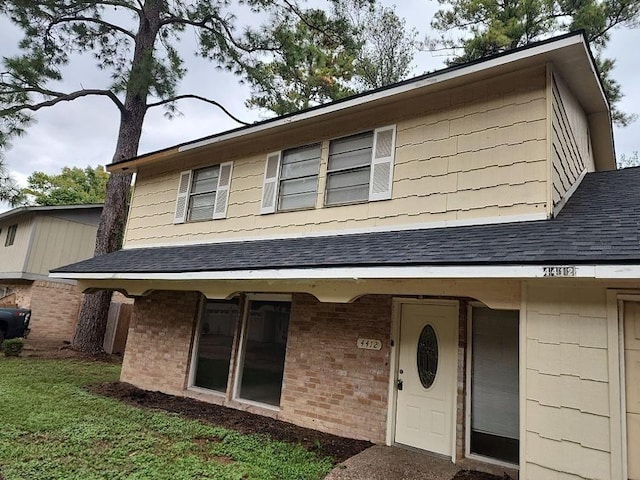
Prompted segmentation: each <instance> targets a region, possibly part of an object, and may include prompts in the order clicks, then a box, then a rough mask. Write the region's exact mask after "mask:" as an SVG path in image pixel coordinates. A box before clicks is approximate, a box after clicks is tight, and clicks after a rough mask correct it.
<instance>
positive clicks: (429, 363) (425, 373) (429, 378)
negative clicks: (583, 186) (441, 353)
mask: <svg viewBox="0 0 640 480" xmlns="http://www.w3.org/2000/svg"><path fill="white" fill-rule="evenodd" d="M416 357H417V358H416V362H417V366H418V376H419V377H420V383H422V386H423V387H424V388H431V386H432V385H433V382H434V381H435V380H436V375H437V373H438V336H437V335H436V331H435V330H434V329H433V327H432V326H431V325H425V326H424V328H423V329H422V332H420V338H419V339H418V349H417V355H416Z"/></svg>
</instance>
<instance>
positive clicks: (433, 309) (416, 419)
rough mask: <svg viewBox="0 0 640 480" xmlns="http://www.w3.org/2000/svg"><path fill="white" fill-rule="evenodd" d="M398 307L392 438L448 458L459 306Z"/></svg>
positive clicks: (439, 304) (451, 428) (418, 305)
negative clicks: (394, 409)
mask: <svg viewBox="0 0 640 480" xmlns="http://www.w3.org/2000/svg"><path fill="white" fill-rule="evenodd" d="M401 308H402V310H401V315H400V340H399V353H398V372H397V379H398V386H397V388H398V392H397V393H398V396H397V404H396V431H395V441H396V443H400V444H403V445H409V446H412V447H416V448H420V449H423V450H428V451H431V452H435V453H440V454H442V455H447V456H451V455H452V448H453V434H454V424H453V418H454V407H453V404H454V398H455V392H456V375H457V369H456V365H457V362H456V359H457V344H458V308H459V307H458V304H457V303H453V302H448V303H433V304H426V303H424V304H419V303H403V304H402V307H401Z"/></svg>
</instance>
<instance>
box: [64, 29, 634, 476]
mask: <svg viewBox="0 0 640 480" xmlns="http://www.w3.org/2000/svg"><path fill="white" fill-rule="evenodd" d="M109 170H110V171H112V172H114V171H134V172H136V174H137V175H136V185H135V191H134V193H133V199H132V203H131V208H130V214H129V220H128V224H127V228H126V238H125V246H124V248H123V250H121V251H119V252H116V253H113V254H109V255H105V256H102V257H97V258H94V259H91V260H88V261H84V262H80V263H77V264H75V265H70V266H66V267H63V268H60V269H57V270H56V271H54V272H53V276H54V277H56V278H71V279H75V280H77V281H78V283H79V286H80V288H81V289H83V290H91V289H97V288H106V289H113V290H119V291H121V292H123V293H125V294H127V295H129V296H133V297H135V299H136V300H135V304H134V312H133V319H132V323H131V327H130V330H129V340H128V344H127V350H126V353H125V357H124V364H123V369H122V375H121V379H122V380H123V381H125V382H129V383H132V384H134V385H137V386H138V387H141V388H144V389H149V390H160V391H163V392H166V393H169V394H174V395H182V396H187V397H194V398H198V399H201V400H205V401H208V402H214V403H218V404H223V405H227V406H230V407H233V408H238V409H246V410H250V411H252V412H256V413H260V414H263V415H269V416H274V417H277V418H279V419H282V420H286V421H289V422H292V423H295V424H298V425H303V426H306V427H311V428H316V429H319V430H323V431H327V432H331V433H335V434H339V435H344V436H349V437H357V438H363V439H368V440H372V441H374V442H378V443H386V444H389V445H393V444H400V445H406V446H410V447H414V448H418V449H423V450H426V451H430V452H435V453H438V454H441V455H445V456H447V457H449V458H450V459H451V460H452V461H454V462H457V463H464V462H470V461H472V460H474V461H482V462H488V463H493V464H498V465H504V466H514V467H516V468H519V470H520V478H526V479H536V480H539V479H577V478H588V479H602V480H604V479H607V480H614V479H621V478H631V479H636V480H637V479H639V478H640V460H639V457H638V455H634V454H632V452H634V451H635V452H636V453H637V451H638V449H639V448H640V390H638V385H640V381H639V380H640V303H639V302H640V280H639V278H640V275H639V274H640V265H639V264H640V243H639V239H640V192H639V191H638V188H637V185H638V183H639V182H640V169H629V170H625V171H614V170H615V156H614V149H613V141H612V127H611V120H610V113H609V107H608V104H607V101H606V99H605V95H604V93H603V89H602V85H601V84H600V82H599V79H598V76H597V73H596V67H595V65H594V62H593V58H592V56H591V54H590V52H589V48H588V46H587V43H586V41H585V40H584V38H583V36H582V35H580V34H571V35H566V36H562V37H557V38H554V39H550V40H547V41H543V42H540V43H536V44H532V45H530V46H527V47H525V48H521V49H517V50H513V51H511V52H508V53H505V54H501V55H496V56H492V57H489V58H486V59H483V60H481V61H476V62H472V63H468V64H464V65H459V66H456V67H452V68H447V69H444V70H440V71H437V72H433V73H430V74H427V75H423V76H421V77H417V78H414V79H411V80H407V81H404V82H401V83H398V84H395V85H391V86H389V87H385V88H382V89H379V90H375V91H371V92H367V93H365V94H362V95H358V96H355V97H350V98H347V99H344V100H341V101H338V102H334V103H331V104H328V105H323V106H319V107H317V108H312V109H309V110H306V111H302V112H300V113H296V114H292V115H287V116H284V117H279V118H275V119H272V120H268V121H264V122H261V123H257V124H253V125H250V126H247V127H242V128H238V129H235V130H231V131H228V132H224V133H221V134H217V135H214V136H211V137H207V138H203V139H199V140H196V141H193V142H188V143H185V144H182V145H177V146H175V147H172V148H168V149H165V150H162V151H159V152H153V153H150V154H147V155H141V156H139V157H136V158H131V159H127V160H124V161H121V162H118V163H115V164H112V165H110V166H109ZM625 375H626V376H625Z"/></svg>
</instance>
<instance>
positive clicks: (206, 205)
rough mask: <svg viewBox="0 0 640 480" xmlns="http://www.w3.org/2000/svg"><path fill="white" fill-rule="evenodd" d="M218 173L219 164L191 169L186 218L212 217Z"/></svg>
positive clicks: (202, 218)
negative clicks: (191, 175) (191, 177)
mask: <svg viewBox="0 0 640 480" xmlns="http://www.w3.org/2000/svg"><path fill="white" fill-rule="evenodd" d="M219 174H220V166H219V165H215V166H213V167H208V168H201V169H200V170H194V171H193V179H192V180H191V193H190V195H189V213H188V217H187V220H189V221H192V222H194V221H198V220H211V219H212V218H213V209H214V206H215V204H216V190H217V188H218V176H219Z"/></svg>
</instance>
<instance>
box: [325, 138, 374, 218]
mask: <svg viewBox="0 0 640 480" xmlns="http://www.w3.org/2000/svg"><path fill="white" fill-rule="evenodd" d="M372 151H373V132H366V133H361V134H358V135H353V136H351V137H346V138H340V139H338V140H333V141H332V142H331V143H330V144H329V165H328V167H327V192H326V198H325V204H326V205H343V204H346V203H355V202H365V201H367V200H369V179H370V178H371V152H372Z"/></svg>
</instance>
